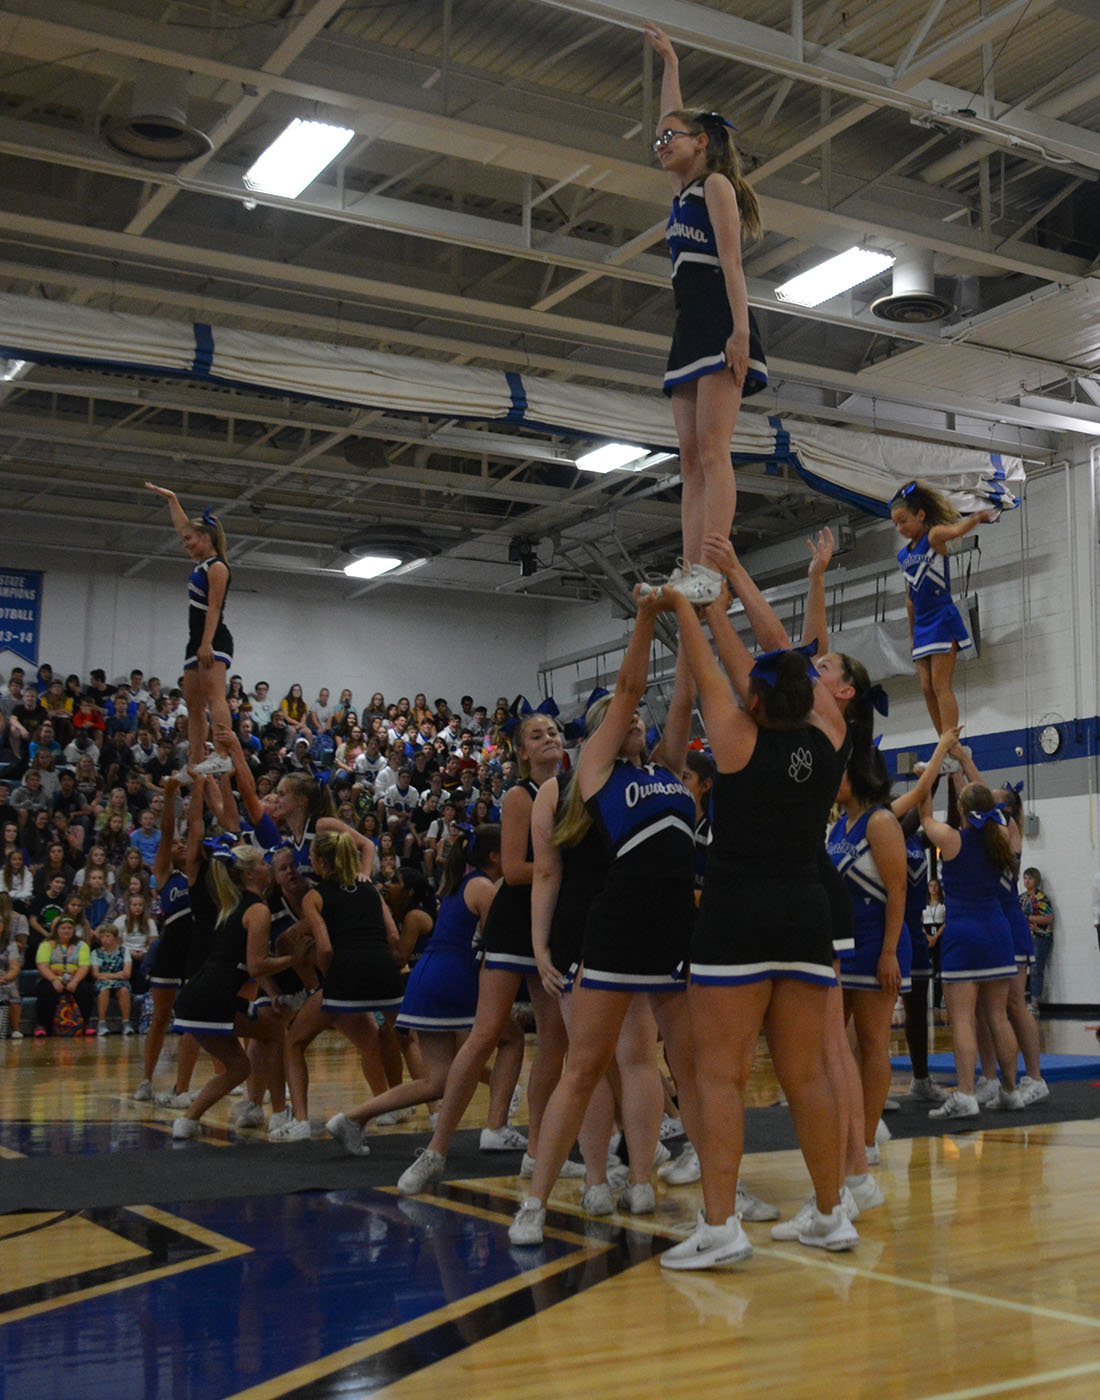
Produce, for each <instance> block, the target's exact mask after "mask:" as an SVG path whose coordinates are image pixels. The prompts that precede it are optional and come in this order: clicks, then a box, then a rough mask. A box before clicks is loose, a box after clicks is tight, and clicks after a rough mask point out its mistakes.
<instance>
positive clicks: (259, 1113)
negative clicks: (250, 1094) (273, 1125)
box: [233, 1099, 264, 1128]
mask: <svg viewBox="0 0 1100 1400" xmlns="http://www.w3.org/2000/svg"><path fill="white" fill-rule="evenodd" d="M233 1122H234V1123H235V1124H236V1126H237V1127H238V1128H262V1127H263V1125H264V1111H263V1109H262V1108H261V1107H260V1105H259V1104H258V1103H253V1102H252V1100H251V1099H245V1100H244V1102H243V1103H239V1104H238V1105H237V1107H236V1108H235V1109H234V1110H233Z"/></svg>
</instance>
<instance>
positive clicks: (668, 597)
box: [634, 583, 676, 621]
mask: <svg viewBox="0 0 1100 1400" xmlns="http://www.w3.org/2000/svg"><path fill="white" fill-rule="evenodd" d="M643 586H644V585H642V584H640V583H639V584H638V585H637V587H636V588H635V589H634V601H635V603H637V605H638V619H639V621H641V620H642V619H643V618H645V619H652V618H655V617H656V616H657V614H658V613H665V612H675V611H676V596H675V594H674V593H673V592H672V590H671V589H667V588H647V590H646V592H644V593H643V592H642V588H643Z"/></svg>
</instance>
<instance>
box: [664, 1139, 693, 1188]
mask: <svg viewBox="0 0 1100 1400" xmlns="http://www.w3.org/2000/svg"><path fill="white" fill-rule="evenodd" d="M657 1175H658V1176H659V1177H660V1178H661V1180H662V1181H664V1182H667V1183H668V1185H669V1186H690V1185H691V1184H692V1182H695V1181H698V1180H699V1178H700V1177H701V1176H702V1175H703V1169H702V1167H701V1166H700V1165H699V1154H698V1153H697V1152H696V1150H695V1148H694V1147H693V1146H692V1145H691V1143H690V1142H689V1143H685V1145H684V1150H683V1151H682V1152H681V1153H680V1155H679V1157H677V1158H676V1160H675V1161H674V1162H666V1163H665V1164H664V1166H663V1167H658V1168H657Z"/></svg>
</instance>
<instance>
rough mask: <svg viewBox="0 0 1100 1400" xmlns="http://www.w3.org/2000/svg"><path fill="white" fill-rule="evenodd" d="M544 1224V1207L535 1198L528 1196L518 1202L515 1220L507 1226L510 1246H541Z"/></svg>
mask: <svg viewBox="0 0 1100 1400" xmlns="http://www.w3.org/2000/svg"><path fill="white" fill-rule="evenodd" d="M545 1224H546V1207H545V1206H544V1205H543V1204H542V1202H541V1201H540V1200H539V1198H538V1197H537V1196H528V1197H526V1199H525V1200H522V1201H520V1203H519V1210H517V1211H516V1214H515V1219H514V1220H513V1221H512V1223H511V1225H509V1226H508V1239H509V1241H510V1243H512V1244H519V1245H534V1244H542V1227H543V1226H544V1225H545Z"/></svg>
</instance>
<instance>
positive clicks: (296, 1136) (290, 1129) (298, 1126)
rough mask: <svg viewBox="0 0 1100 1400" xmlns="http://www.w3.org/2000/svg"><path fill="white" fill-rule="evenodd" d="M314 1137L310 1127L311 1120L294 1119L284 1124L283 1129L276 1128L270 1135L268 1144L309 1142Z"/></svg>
mask: <svg viewBox="0 0 1100 1400" xmlns="http://www.w3.org/2000/svg"><path fill="white" fill-rule="evenodd" d="M312 1136H313V1132H312V1129H311V1128H310V1126H309V1119H308V1118H305V1119H302V1118H292V1119H291V1120H290V1122H289V1123H284V1124H283V1126H282V1127H281V1128H276V1129H275V1131H274V1132H273V1133H268V1135H267V1140H268V1142H308V1141H309V1140H310V1138H311V1137H312Z"/></svg>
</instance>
